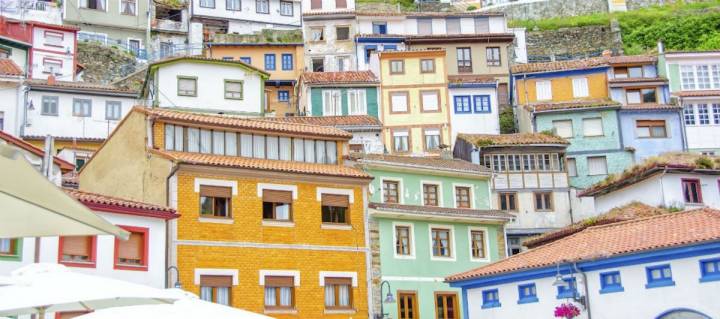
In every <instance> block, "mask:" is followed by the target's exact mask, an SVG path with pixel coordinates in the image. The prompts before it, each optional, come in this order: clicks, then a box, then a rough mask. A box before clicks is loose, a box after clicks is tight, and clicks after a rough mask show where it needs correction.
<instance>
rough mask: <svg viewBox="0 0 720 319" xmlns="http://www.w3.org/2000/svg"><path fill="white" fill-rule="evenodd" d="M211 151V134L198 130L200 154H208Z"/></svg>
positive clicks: (208, 131) (207, 131)
mask: <svg viewBox="0 0 720 319" xmlns="http://www.w3.org/2000/svg"><path fill="white" fill-rule="evenodd" d="M211 151H212V132H211V131H210V130H200V153H205V154H210V152H211Z"/></svg>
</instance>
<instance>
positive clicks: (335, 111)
mask: <svg viewBox="0 0 720 319" xmlns="http://www.w3.org/2000/svg"><path fill="white" fill-rule="evenodd" d="M328 94H329V97H330V100H331V103H332V101H336V103H332V105H327V104H326V102H327V101H326V98H325V97H326V95H328ZM330 107H332V109H330ZM322 110H323V116H340V115H342V91H341V90H323V91H322ZM326 111H331V112H326Z"/></svg>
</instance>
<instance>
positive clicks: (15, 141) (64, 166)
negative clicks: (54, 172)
mask: <svg viewBox="0 0 720 319" xmlns="http://www.w3.org/2000/svg"><path fill="white" fill-rule="evenodd" d="M0 139H1V140H4V141H5V142H7V143H8V144H10V145H14V146H16V147H18V148H21V149H23V150H25V151H27V152H30V153H33V154H35V155H36V156H38V157H41V158H42V157H43V156H45V151H43V150H41V149H39V148H37V147H36V146H35V145H32V144H30V143H28V142H25V141H23V140H21V139H19V138H17V137H15V136H12V135H10V134H8V133H6V132H3V131H0ZM53 163H55V165H57V166H59V167H60V170H61V171H62V172H67V171H72V170H75V165H73V164H70V163H69V162H67V161H65V160H64V159H62V158H59V157H57V156H53Z"/></svg>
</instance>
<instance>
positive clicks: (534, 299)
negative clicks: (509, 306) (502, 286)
mask: <svg viewBox="0 0 720 319" xmlns="http://www.w3.org/2000/svg"><path fill="white" fill-rule="evenodd" d="M538 301H539V299H538V298H537V297H528V298H522V299H518V305H522V304H526V303H533V302H538Z"/></svg>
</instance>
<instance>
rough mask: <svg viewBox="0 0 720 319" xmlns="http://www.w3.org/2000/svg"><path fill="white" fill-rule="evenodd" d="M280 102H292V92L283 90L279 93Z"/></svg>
mask: <svg viewBox="0 0 720 319" xmlns="http://www.w3.org/2000/svg"><path fill="white" fill-rule="evenodd" d="M277 93H278V101H279V102H287V101H290V91H287V90H282V91H278V92H277Z"/></svg>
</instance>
